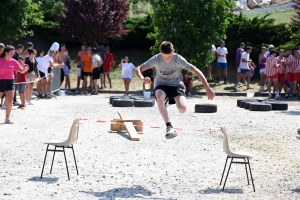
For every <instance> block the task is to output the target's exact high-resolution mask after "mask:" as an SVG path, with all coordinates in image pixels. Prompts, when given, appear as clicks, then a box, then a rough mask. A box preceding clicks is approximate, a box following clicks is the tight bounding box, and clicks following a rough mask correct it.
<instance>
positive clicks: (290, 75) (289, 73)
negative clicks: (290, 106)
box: [284, 49, 295, 98]
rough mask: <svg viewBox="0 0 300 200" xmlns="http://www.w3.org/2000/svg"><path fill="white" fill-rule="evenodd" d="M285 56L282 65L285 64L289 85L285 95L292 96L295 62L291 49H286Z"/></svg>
mask: <svg viewBox="0 0 300 200" xmlns="http://www.w3.org/2000/svg"><path fill="white" fill-rule="evenodd" d="M286 56H287V59H286V62H285V63H284V66H285V73H286V78H287V80H288V82H289V85H290V92H289V95H286V97H289V98H293V88H294V77H293V75H294V73H293V66H294V62H295V57H294V56H293V54H292V50H291V49H288V50H287V51H286ZM287 93H288V92H287Z"/></svg>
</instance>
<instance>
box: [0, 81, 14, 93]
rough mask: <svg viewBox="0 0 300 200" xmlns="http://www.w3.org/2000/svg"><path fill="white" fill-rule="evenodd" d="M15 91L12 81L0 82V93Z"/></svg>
mask: <svg viewBox="0 0 300 200" xmlns="http://www.w3.org/2000/svg"><path fill="white" fill-rule="evenodd" d="M10 90H15V84H14V80H8V79H3V80H0V92H4V91H10Z"/></svg>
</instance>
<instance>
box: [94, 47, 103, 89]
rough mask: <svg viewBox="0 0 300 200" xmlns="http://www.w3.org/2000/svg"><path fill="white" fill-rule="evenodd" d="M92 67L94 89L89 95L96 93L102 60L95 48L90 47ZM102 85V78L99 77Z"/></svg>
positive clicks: (101, 70)
mask: <svg viewBox="0 0 300 200" xmlns="http://www.w3.org/2000/svg"><path fill="white" fill-rule="evenodd" d="M92 55H93V57H92V68H93V81H94V91H93V92H92V93H91V95H98V92H99V90H98V84H97V80H98V79H99V78H100V74H101V73H103V61H102V59H101V57H100V56H99V55H98V54H97V48H95V47H94V48H92ZM102 85H103V80H102V79H101V86H102Z"/></svg>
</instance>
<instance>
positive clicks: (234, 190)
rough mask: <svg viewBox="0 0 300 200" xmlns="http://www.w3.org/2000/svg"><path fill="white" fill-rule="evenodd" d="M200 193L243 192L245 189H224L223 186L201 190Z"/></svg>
mask: <svg viewBox="0 0 300 200" xmlns="http://www.w3.org/2000/svg"><path fill="white" fill-rule="evenodd" d="M198 192H199V193H200V194H220V193H228V194H243V190H241V189H226V188H225V189H224V191H222V189H221V188H207V189H205V190H199V191H198Z"/></svg>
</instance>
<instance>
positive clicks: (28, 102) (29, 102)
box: [26, 101, 34, 105]
mask: <svg viewBox="0 0 300 200" xmlns="http://www.w3.org/2000/svg"><path fill="white" fill-rule="evenodd" d="M26 104H27V105H34V104H33V103H31V101H27V103H26Z"/></svg>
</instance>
